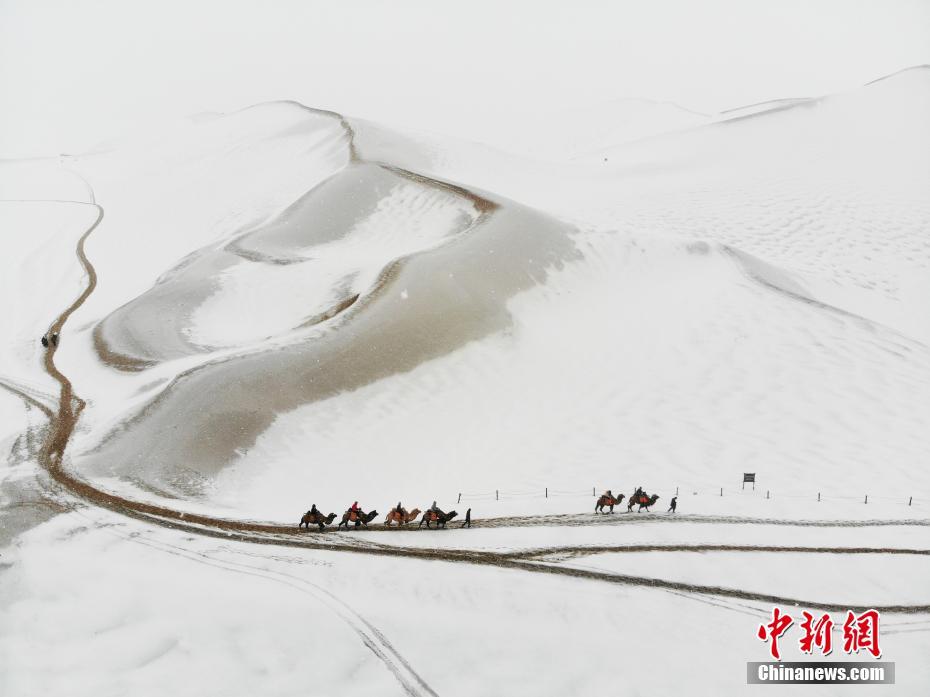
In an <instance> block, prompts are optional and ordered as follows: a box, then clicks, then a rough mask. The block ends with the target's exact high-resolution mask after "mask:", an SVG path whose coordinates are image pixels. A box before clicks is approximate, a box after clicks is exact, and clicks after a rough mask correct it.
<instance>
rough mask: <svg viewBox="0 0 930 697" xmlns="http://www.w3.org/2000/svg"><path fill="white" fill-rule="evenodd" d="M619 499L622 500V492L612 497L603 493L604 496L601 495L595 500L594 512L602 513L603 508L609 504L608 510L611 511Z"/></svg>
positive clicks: (618, 502)
mask: <svg viewBox="0 0 930 697" xmlns="http://www.w3.org/2000/svg"><path fill="white" fill-rule="evenodd" d="M621 501H623V494H620V495H619V496H614V497H613V498H611V497H610V496H607V495H606V494H605V495H604V496H601V498H599V499H598V500H597V505H595V506H594V512H595V513H604V508H605V507H608V506H609V507H610V512H611V513H613V512H614V506H618V505H619V504H620V502H621ZM605 515H606V514H605Z"/></svg>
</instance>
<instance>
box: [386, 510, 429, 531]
mask: <svg viewBox="0 0 930 697" xmlns="http://www.w3.org/2000/svg"><path fill="white" fill-rule="evenodd" d="M421 512H422V511H420V509H419V508H414V509H413V510H412V511H410V512H409V513H404V514H402V513H400V512H399V511H398V510H397V509H396V508H392V509H391V510H390V512H389V513H388V514H387V517H386V518H385V519H384V524H385V525H386V526H387V527H391V523H397V526H398V527H400V526H401V525H406V524H407V523H409V522H410V521H412V520H416V517H417V516H418V515H420V513H421Z"/></svg>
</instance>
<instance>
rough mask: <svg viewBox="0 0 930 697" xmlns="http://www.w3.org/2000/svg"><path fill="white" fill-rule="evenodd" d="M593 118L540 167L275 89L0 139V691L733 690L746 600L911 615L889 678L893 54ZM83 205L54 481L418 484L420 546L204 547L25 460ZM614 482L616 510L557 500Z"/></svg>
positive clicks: (903, 92) (900, 513)
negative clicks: (114, 134) (97, 133)
mask: <svg viewBox="0 0 930 697" xmlns="http://www.w3.org/2000/svg"><path fill="white" fill-rule="evenodd" d="M594 111H595V112H597V113H588V112H584V111H579V112H577V113H574V114H566V115H565V116H564V119H563V120H562V121H561V122H560V123H561V124H562V126H561V128H563V129H564V130H565V131H567V132H569V136H572V135H573V134H572V129H576V130H577V133H575V134H574V135H575V136H577V137H566V138H565V139H563V140H556V139H553V140H552V142H551V143H550V144H551V145H552V148H550V149H549V150H548V151H545V152H542V151H533V148H532V141H533V138H534V136H533V131H532V129H528V130H527V132H526V133H525V134H523V136H524V138H525V139H526V141H527V142H526V143H522V144H521V143H520V142H519V138H518V137H517V136H516V135H514V136H513V137H512V138H511V140H512V141H513V146H514V147H513V150H514V151H515V152H516V153H518V154H514V153H506V152H503V151H500V150H495V149H492V148H490V147H484V146H478V145H474V144H469V143H467V142H465V141H456V140H454V139H451V138H444V137H440V136H435V135H423V134H416V133H412V134H408V133H404V134H401V133H398V132H396V131H393V130H391V129H387V128H384V127H381V126H379V125H378V124H374V123H371V122H367V121H362V120H356V119H351V118H347V117H343V116H341V115H338V114H333V113H331V112H324V111H316V110H313V109H308V108H306V107H303V106H301V105H299V104H296V103H292V102H275V103H268V104H262V105H257V106H255V107H252V108H249V109H245V110H242V111H239V112H236V113H233V114H228V115H211V116H205V117H201V118H199V119H196V120H194V121H192V122H190V123H186V124H180V125H175V126H174V127H172V128H165V129H163V130H161V131H158V132H154V133H152V134H150V135H149V136H148V137H146V138H145V139H139V140H136V141H133V142H131V143H127V144H125V145H123V146H121V147H119V148H116V149H113V150H109V151H106V152H99V153H96V154H88V155H75V156H62V157H60V158H58V159H55V160H43V161H36V162H31V161H30V162H14V161H9V162H4V163H3V164H2V166H0V184H2V185H3V189H2V191H3V195H2V197H0V198H2V199H3V200H2V201H0V234H2V235H3V238H2V239H3V243H4V245H6V247H5V249H7V250H10V253H9V254H7V255H6V256H5V257H4V261H3V262H2V264H3V267H2V274H0V283H2V289H3V294H2V300H0V303H3V304H2V305H0V309H2V311H3V317H4V322H5V331H4V340H3V342H2V346H0V352H2V353H0V356H2V361H3V362H2V366H3V367H2V369H0V386H2V387H4V388H5V389H4V390H3V391H2V393H0V414H2V416H3V424H4V426H3V430H2V431H0V445H2V446H3V448H4V451H5V452H9V453H10V455H9V457H8V461H9V463H10V466H9V467H6V468H4V469H3V470H2V474H0V506H2V508H0V523H2V524H3V526H4V532H5V534H4V535H3V536H0V543H4V544H8V546H7V547H5V548H3V549H2V551H0V694H4V695H6V694H10V695H33V694H45V693H48V692H51V691H54V692H65V693H67V694H97V695H100V694H103V695H109V694H113V695H119V694H130V693H131V694H143V695H144V694H153V695H156V694H180V695H184V694H191V695H195V694H196V695H203V694H217V695H221V694H223V695H225V694H246V693H254V692H259V693H262V694H274V695H288V694H308V693H309V694H319V695H332V694H343V693H346V692H349V693H356V692H357V693H359V694H371V693H379V694H381V693H383V694H412V695H420V694H422V695H434V694H440V695H450V694H453V695H455V694H463V695H465V694H479V695H483V694H502V693H507V694H527V695H530V694H556V693H558V694H587V693H590V692H605V691H606V692H617V693H622V694H644V695H645V694H672V693H680V692H681V691H682V687H683V686H693V685H699V686H700V690H699V691H700V692H701V693H702V694H703V693H705V692H706V693H707V694H741V693H742V692H743V690H744V689H745V688H744V687H743V685H744V684H745V676H744V672H745V666H744V664H745V662H746V661H750V660H765V658H766V657H767V655H768V654H767V648H766V647H765V645H763V644H762V643H761V642H759V641H758V640H757V639H756V638H755V632H756V628H757V626H758V624H759V623H760V622H761V621H764V620H765V619H766V618H767V617H768V614H769V612H770V610H771V603H770V602H769V603H766V602H763V601H761V600H758V599H753V597H751V596H753V595H760V594H761V595H767V596H777V597H781V598H786V599H789V600H790V599H801V600H807V601H811V602H812V603H819V604H821V606H822V605H842V604H844V603H849V604H850V606H854V607H867V606H881V607H890V606H914V608H913V609H912V611H911V612H906V611H903V610H900V609H899V610H894V611H889V612H888V613H886V614H885V615H884V616H883V621H884V624H883V634H882V640H883V642H884V645H883V649H884V656H885V659H886V660H891V661H895V662H896V663H897V685H896V687H895V688H880V689H878V691H879V692H887V693H889V694H892V690H893V694H902V695H921V694H925V692H926V688H927V686H928V685H930V668H928V666H927V664H926V661H925V657H926V654H927V651H928V649H930V644H928V636H930V634H928V632H930V612H928V611H927V608H928V606H930V596H928V589H930V583H928V582H930V562H928V559H930V554H928V553H927V552H928V545H927V541H928V539H930V538H928V530H930V526H928V521H930V508H928V506H930V471H928V470H927V468H926V466H925V463H926V462H927V461H928V458H930V440H928V439H927V436H926V434H927V433H930V303H928V298H930V241H928V237H927V231H928V229H930V193H928V192H930V169H928V167H927V163H928V162H930V132H928V131H927V128H926V124H927V123H930V70H928V69H926V68H919V69H914V70H910V71H905V72H903V73H901V74H898V75H895V76H891V77H889V78H887V79H885V80H882V81H879V82H876V83H874V84H872V85H869V86H866V87H863V88H862V89H860V90H858V91H855V92H851V93H848V94H841V95H833V96H828V97H823V98H821V99H810V100H787V101H784V102H775V103H772V104H768V105H761V106H755V107H752V108H748V109H744V110H739V111H734V112H729V113H724V114H721V115H718V116H706V115H703V114H697V113H694V112H690V111H687V110H683V109H679V108H677V107H674V106H673V105H668V104H655V103H649V102H620V103H614V104H610V105H606V106H605V107H604V108H602V109H601V110H600V111H598V110H594ZM527 151H533V154H534V159H532V160H531V159H528V158H526V157H524V156H523V155H521V154H519V153H520V152H523V153H525V152H527ZM96 206H100V209H102V211H103V218H102V219H101V221H100V223H99V225H97V227H96V228H94V229H93V232H92V234H91V235H90V236H89V238H88V240H87V243H86V247H85V249H86V253H87V257H88V259H89V261H90V263H91V264H92V265H93V272H94V274H95V277H96V283H97V285H96V287H95V288H94V291H93V292H92V293H91V294H90V296H89V297H88V298H87V300H86V302H84V303H83V304H82V305H81V306H80V307H78V308H77V309H76V310H75V312H74V314H73V315H72V316H70V318H68V321H67V324H66V325H65V328H64V330H63V332H62V336H61V342H60V346H59V348H58V350H57V352H56V353H55V356H54V362H55V366H56V367H57V368H58V369H59V370H60V371H61V372H62V373H63V374H64V375H65V376H67V378H68V379H69V380H70V381H71V384H72V385H73V389H74V392H75V394H76V395H77V396H78V397H80V399H82V400H84V402H86V406H84V408H83V411H82V413H81V416H80V420H79V421H78V423H77V427H76V429H75V431H74V432H73V433H72V434H71V438H70V442H69V446H68V450H67V451H66V455H65V458H64V466H65V469H66V470H67V471H68V472H70V473H72V474H73V475H74V476H75V477H77V478H78V479H82V480H85V481H87V482H89V483H90V484H92V485H93V486H95V487H97V488H98V489H102V490H103V491H105V492H109V493H112V494H115V495H117V496H121V497H124V498H125V499H129V500H130V501H135V502H143V503H145V502H148V503H153V504H157V505H160V506H163V507H165V508H170V509H172V510H174V511H184V512H187V513H198V514H205V515H211V516H215V517H217V518H222V519H225V520H233V521H235V520H252V521H263V522H265V521H267V522H269V523H276V524H281V525H285V526H296V522H297V519H298V518H299V516H300V514H301V513H302V512H303V511H305V510H306V509H308V508H309V507H310V505H311V503H316V504H317V505H318V506H319V507H320V509H322V510H324V511H325V512H329V511H333V512H336V513H340V512H341V511H343V510H345V508H346V507H347V506H348V505H349V504H350V503H351V502H352V501H353V500H359V501H360V502H361V503H362V504H363V506H364V507H366V508H368V509H372V508H376V509H377V510H378V511H380V514H381V515H379V518H378V522H380V520H381V519H382V518H383V515H384V513H386V512H387V510H388V509H389V508H390V506H391V505H392V504H393V503H394V502H396V501H397V500H398V499H401V500H403V502H404V503H405V505H407V506H408V507H410V508H412V507H413V506H418V507H420V508H425V507H427V506H428V505H429V503H430V501H431V500H433V499H436V500H438V502H439V504H440V505H441V506H442V507H443V508H445V509H446V510H450V509H453V508H454V509H455V510H457V511H458V513H459V518H458V519H457V520H456V522H455V523H453V524H450V529H449V530H446V531H444V532H432V531H404V532H388V531H383V530H371V531H351V532H344V533H335V532H327V533H326V534H324V535H322V536H320V535H318V534H316V533H301V534H298V533H296V532H294V533H293V537H288V534H287V533H283V532H282V533H275V534H274V535H270V536H267V537H265V538H262V539H258V538H256V537H251V538H248V540H245V538H237V537H235V536H230V538H229V539H220V538H221V537H222V536H223V534H224V533H222V532H220V531H219V530H220V528H217V529H212V530H207V531H206V532H209V535H199V534H195V533H196V532H197V529H195V528H191V527H183V526H182V529H178V530H173V529H171V528H169V527H162V526H159V525H156V524H154V523H153V521H152V518H148V519H147V520H146V521H139V520H132V519H130V518H127V517H125V516H121V515H120V514H119V513H118V512H115V511H108V510H105V509H101V508H96V507H94V506H92V505H88V504H87V503H86V502H83V503H82V502H80V501H79V499H78V498H76V497H75V496H74V494H72V493H69V491H68V487H67V485H64V486H63V485H61V484H60V483H54V482H53V481H52V480H51V479H50V478H49V476H48V475H47V474H45V473H43V471H42V467H41V466H40V460H41V462H42V463H43V464H47V460H45V459H42V458H40V457H39V456H40V454H41V450H42V443H43V439H44V438H45V437H46V436H47V435H48V432H47V429H46V426H47V423H48V420H49V416H48V415H46V411H48V410H52V411H54V410H56V409H57V408H58V383H57V382H56V381H55V380H54V379H53V377H52V376H51V375H50V374H49V372H48V371H47V370H46V367H45V365H44V363H43V352H42V347H41V345H40V344H39V342H38V340H39V338H40V337H41V336H42V334H43V333H44V332H45V331H46V330H47V329H48V327H49V326H51V324H52V322H53V321H54V320H55V318H56V317H57V316H58V315H59V314H60V313H61V312H62V311H63V310H64V309H65V308H66V307H67V306H68V305H69V304H70V303H71V302H72V301H73V300H74V298H75V297H76V296H77V295H78V294H79V293H80V290H81V289H82V288H83V287H85V284H86V283H87V278H86V277H85V274H84V273H83V272H82V268H81V266H80V265H79V264H78V263H77V258H76V257H75V246H76V244H77V241H78V239H79V238H80V236H81V235H82V234H84V233H85V232H86V231H87V230H88V229H89V227H90V226H92V225H93V224H94V222H95V221H96V220H97V217H98V209H97V207H96ZM743 472H755V473H756V476H757V484H756V487H755V488H754V489H749V490H745V489H742V488H741V484H740V482H741V476H742V473H743ZM638 485H639V486H643V487H644V488H645V489H647V490H648V491H650V492H655V493H657V494H659V495H660V497H661V498H660V499H659V501H658V502H657V504H656V505H655V507H654V508H653V512H652V513H649V514H647V513H642V514H639V513H626V512H625V510H626V507H625V503H624V504H621V505H620V509H619V511H618V512H617V513H615V514H614V515H613V516H601V517H596V516H595V514H594V513H593V512H592V509H593V506H594V501H595V499H594V497H593V496H592V494H593V493H598V494H599V493H601V491H603V490H604V489H606V488H612V489H613V491H614V492H615V493H624V494H629V493H630V492H631V491H632V489H633V488H634V487H635V486H638ZM547 489H548V492H549V495H548V496H547V494H546V492H547ZM676 492H677V494H678V504H679V509H678V510H679V512H678V513H677V514H675V516H672V515H671V514H667V513H666V512H665V511H666V509H667V505H668V503H669V500H670V499H671V497H672V496H674V495H675V494H676ZM460 495H461V500H460V499H459V496H460ZM866 496H868V500H867V501H866ZM27 508H28V509H29V510H30V511H32V513H29V514H28V515H27V514H26V513H25V512H24V511H25V510H26V509H27ZM468 508H471V509H472V515H473V518H474V519H475V522H476V527H475V528H474V529H472V530H462V529H460V528H459V521H460V520H461V517H462V515H463V514H464V512H465V510H466V509H468ZM33 509H35V510H33ZM35 511H40V513H36V512H35ZM532 516H546V518H535V519H534V518H532ZM211 535H212V536H211ZM217 536H219V537H217ZM327 539H332V540H338V541H339V543H340V544H342V545H344V547H345V548H346V549H344V550H343V551H331V550H325V549H320V548H312V547H309V548H308V547H303V548H300V547H294V546H292V545H295V544H296V545H301V544H305V543H306V544H316V542H317V541H320V540H324V541H325V540H327ZM258 542H264V544H258ZM630 545H641V546H642V545H645V546H665V547H674V549H648V550H646V549H640V550H629V549H627V550H624V549H622V548H623V547H625V546H626V547H628V546H630ZM694 545H698V546H701V547H708V546H710V547H714V546H717V547H719V546H728V547H740V549H701V550H700V551H695V550H687V549H679V548H678V547H681V546H694ZM760 546H764V547H767V548H768V547H792V548H798V547H806V548H811V547H816V548H828V549H821V550H820V551H802V550H799V549H793V550H781V551H779V550H772V549H765V550H752V549H749V548H752V547H760ZM586 547H597V548H599V549H594V550H591V549H584V548H586ZM608 547H609V548H611V549H600V548H608ZM550 548H560V549H550ZM854 548H859V549H854ZM861 548H866V549H865V551H863V549H861ZM417 550H419V551H423V550H427V551H428V550H439V551H446V552H450V551H451V552H456V553H458V552H461V553H462V554H463V555H465V556H466V557H467V558H466V559H464V560H462V559H459V560H458V561H456V560H455V559H451V558H443V557H441V555H440V556H439V557H437V558H430V559H426V558H424V557H423V556H422V555H421V556H418V555H417V553H416V552H417ZM527 550H530V551H532V550H539V551H540V555H541V556H538V557H534V558H533V559H532V560H525V561H523V562H520V563H519V564H518V565H517V566H514V565H513V564H510V563H509V562H508V563H507V564H499V565H498V566H500V568H497V567H496V566H495V564H494V563H493V560H494V559H498V560H499V558H498V557H488V556H487V555H488V554H509V553H512V552H521V553H524V552H527ZM844 550H847V551H844ZM901 550H905V551H907V552H908V553H906V554H901V553H896V551H901ZM408 552H409V554H408ZM397 554H400V556H396V555H397ZM468 554H474V555H478V556H473V557H468ZM481 555H484V556H481ZM502 558H503V557H501V558H500V559H502ZM489 559H490V560H491V561H488V560H489ZM572 572H578V574H581V575H576V576H573V575H572ZM583 572H591V573H592V574H593V573H595V572H597V573H598V574H612V575H613V576H614V577H615V578H616V579H618V582H611V581H610V580H605V579H604V578H601V577H600V576H597V575H596V574H595V575H589V576H587V577H586V576H584V575H583ZM620 577H622V579H621V578H620ZM623 579H625V580H623ZM650 580H652V581H656V582H662V583H660V584H659V585H656V584H655V583H650ZM695 586H700V587H704V590H700V589H695ZM713 588H717V589H718V590H719V589H724V590H725V591H727V593H722V594H721V593H714V592H713ZM730 591H732V592H733V593H735V595H734V594H728V593H729V592H730ZM740 594H742V595H744V596H747V597H740ZM801 609H803V608H800V607H799V608H797V611H800V610H801ZM789 652H790V653H791V657H792V660H802V659H803V657H802V656H801V655H800V654H799V653H798V652H797V651H795V650H794V648H791V649H790V651H789ZM553 666H558V670H553ZM708 666H712V667H713V668H714V669H713V671H712V672H711V671H709V669H708ZM207 675H208V676H209V678H207V677H203V676H207ZM192 678H194V679H192ZM804 692H805V693H814V694H827V695H830V694H842V693H843V691H842V688H829V687H822V688H810V687H805V688H804Z"/></svg>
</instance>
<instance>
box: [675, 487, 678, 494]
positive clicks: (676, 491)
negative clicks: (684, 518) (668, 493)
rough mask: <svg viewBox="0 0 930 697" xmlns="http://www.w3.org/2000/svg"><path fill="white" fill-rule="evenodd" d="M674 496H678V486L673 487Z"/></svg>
mask: <svg viewBox="0 0 930 697" xmlns="http://www.w3.org/2000/svg"><path fill="white" fill-rule="evenodd" d="M675 496H678V487H677V486H676V487H675Z"/></svg>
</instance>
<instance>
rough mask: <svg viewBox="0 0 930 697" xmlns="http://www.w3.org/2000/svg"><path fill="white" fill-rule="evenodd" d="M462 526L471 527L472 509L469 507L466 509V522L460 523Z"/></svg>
mask: <svg viewBox="0 0 930 697" xmlns="http://www.w3.org/2000/svg"><path fill="white" fill-rule="evenodd" d="M459 527H460V528H470V527H471V509H470V508H469V509H468V510H467V511H465V522H464V523H462V524H461V525H459Z"/></svg>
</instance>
